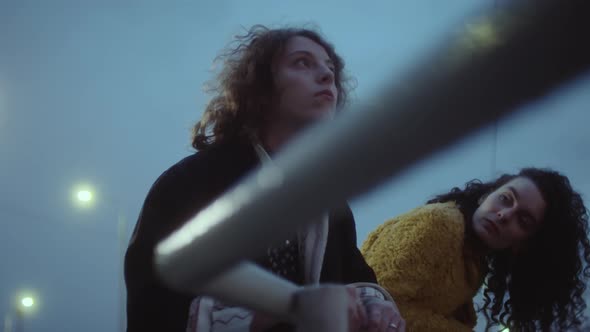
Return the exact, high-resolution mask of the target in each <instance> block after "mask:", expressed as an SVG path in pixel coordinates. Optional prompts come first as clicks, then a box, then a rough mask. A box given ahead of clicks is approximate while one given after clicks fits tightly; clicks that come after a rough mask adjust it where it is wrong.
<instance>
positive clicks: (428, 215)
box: [392, 202, 464, 226]
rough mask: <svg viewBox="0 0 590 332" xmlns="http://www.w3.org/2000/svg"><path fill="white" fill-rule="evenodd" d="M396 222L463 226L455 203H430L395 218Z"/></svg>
mask: <svg viewBox="0 0 590 332" xmlns="http://www.w3.org/2000/svg"><path fill="white" fill-rule="evenodd" d="M395 219H398V222H403V221H408V222H409V223H412V224H415V225H420V224H443V225H447V224H448V225H458V226H462V225H464V221H463V214H462V213H461V211H460V210H459V207H458V206H457V204H456V203H455V202H445V203H431V204H426V205H423V206H420V207H417V208H415V209H413V210H411V211H409V212H407V213H404V214H402V215H400V216H398V217H397V218H393V219H392V220H395Z"/></svg>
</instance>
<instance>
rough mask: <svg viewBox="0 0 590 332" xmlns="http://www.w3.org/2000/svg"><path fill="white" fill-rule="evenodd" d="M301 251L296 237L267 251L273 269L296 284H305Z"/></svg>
mask: <svg viewBox="0 0 590 332" xmlns="http://www.w3.org/2000/svg"><path fill="white" fill-rule="evenodd" d="M300 252H301V251H300V250H299V242H298V241H297V240H296V237H295V238H294V239H289V240H285V241H284V242H283V243H281V244H279V245H276V246H272V247H270V248H268V249H267V251H266V253H267V257H268V263H269V267H270V269H271V271H272V272H274V273H275V274H277V275H279V276H281V277H283V278H285V279H287V280H290V281H292V282H294V283H296V284H299V285H301V284H303V269H302V267H301V262H302V261H303V259H302V257H301V255H300Z"/></svg>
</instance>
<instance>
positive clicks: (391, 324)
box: [389, 323, 397, 329]
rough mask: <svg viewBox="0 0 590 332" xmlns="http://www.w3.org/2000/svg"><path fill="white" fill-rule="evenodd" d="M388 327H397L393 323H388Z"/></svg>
mask: <svg viewBox="0 0 590 332" xmlns="http://www.w3.org/2000/svg"><path fill="white" fill-rule="evenodd" d="M389 327H391V328H392V329H397V325H395V323H389Z"/></svg>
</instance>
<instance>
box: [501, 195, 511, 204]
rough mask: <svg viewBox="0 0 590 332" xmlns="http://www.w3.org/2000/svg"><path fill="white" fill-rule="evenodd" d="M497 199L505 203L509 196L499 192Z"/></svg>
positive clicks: (507, 201) (508, 200)
mask: <svg viewBox="0 0 590 332" xmlns="http://www.w3.org/2000/svg"><path fill="white" fill-rule="evenodd" d="M499 199H500V201H501V202H506V203H509V202H510V197H509V196H508V195H506V194H500V196H499Z"/></svg>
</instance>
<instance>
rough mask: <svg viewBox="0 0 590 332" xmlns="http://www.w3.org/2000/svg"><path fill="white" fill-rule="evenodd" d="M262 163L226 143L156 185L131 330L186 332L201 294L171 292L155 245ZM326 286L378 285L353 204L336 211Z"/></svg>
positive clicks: (131, 306) (143, 227)
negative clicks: (359, 242) (160, 275)
mask: <svg viewBox="0 0 590 332" xmlns="http://www.w3.org/2000/svg"><path fill="white" fill-rule="evenodd" d="M258 164H259V159H258V156H257V154H256V152H255V150H254V149H253V147H252V146H251V145H250V144H249V143H226V144H224V145H218V146H215V147H212V148H210V149H208V150H206V151H202V152H198V153H195V154H193V155H191V156H189V157H186V158H185V159H183V160H181V161H180V162H178V163H177V164H175V165H174V166H172V167H171V168H169V169H168V170H167V171H166V172H164V173H163V174H162V175H161V176H160V177H159V178H158V180H157V181H156V182H155V183H154V185H153V186H152V188H151V189H150V192H149V193H148V195H147V198H146V199H145V202H144V205H143V208H142V210H141V213H140V216H139V220H138V221H137V224H136V226H135V230H134V232H133V235H132V237H131V242H130V245H129V248H128V249H127V253H126V255H125V282H126V285H127V331H128V332H140V331H142V332H144V331H170V332H176V331H178V332H180V331H183V332H184V331H185V330H186V325H187V319H188V311H189V306H190V303H191V301H192V300H193V299H194V297H195V294H189V293H181V292H177V291H173V290H171V289H169V288H167V287H166V286H165V285H163V283H162V282H161V281H160V280H159V279H157V277H156V274H155V272H154V265H153V251H154V247H155V245H156V244H157V243H158V242H159V241H160V240H162V239H163V238H165V237H166V236H167V235H169V234H170V233H171V232H172V231H174V230H175V229H177V228H179V227H180V226H181V225H182V224H183V223H184V222H186V221H187V220H189V219H190V218H191V217H192V216H194V215H195V214H196V213H197V212H198V211H199V210H200V209H202V208H204V207H205V206H207V205H208V204H209V203H211V202H212V201H213V200H214V199H215V198H217V197H218V196H220V195H221V194H223V193H224V192H225V191H226V190H227V189H229V188H230V187H232V186H233V185H235V184H237V183H238V182H239V181H240V180H241V179H242V178H243V177H244V176H245V175H247V173H248V172H249V171H250V170H252V169H254V168H255V167H256V166H257V165H258ZM320 281H321V282H331V283H342V284H346V283H352V282H358V281H368V282H376V278H375V274H374V273H373V270H372V269H371V268H370V267H369V266H368V265H367V264H366V263H365V261H364V259H363V257H362V255H361V253H360V252H359V250H358V248H357V246H356V230H355V224H354V219H353V216H352V212H351V210H350V208H349V207H348V205H346V204H343V206H342V207H340V208H337V209H334V210H333V211H332V212H331V213H330V218H329V229H328V242H327V245H326V252H325V255H324V261H323V265H322V271H321V277H320Z"/></svg>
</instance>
